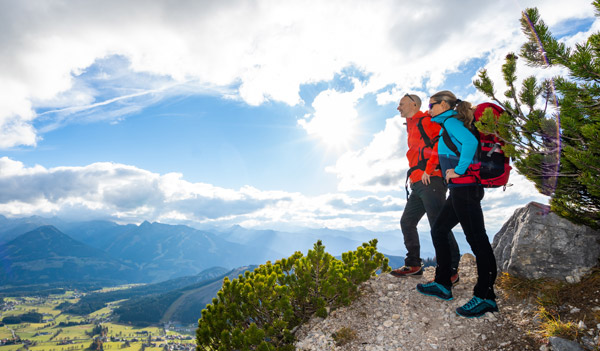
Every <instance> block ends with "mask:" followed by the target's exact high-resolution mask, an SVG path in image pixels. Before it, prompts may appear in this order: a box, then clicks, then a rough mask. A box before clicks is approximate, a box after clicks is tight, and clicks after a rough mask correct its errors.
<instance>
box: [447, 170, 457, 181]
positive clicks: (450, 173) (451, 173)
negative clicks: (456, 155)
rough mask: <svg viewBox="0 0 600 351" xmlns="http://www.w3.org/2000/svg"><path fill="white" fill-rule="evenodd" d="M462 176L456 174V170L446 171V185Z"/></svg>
mask: <svg viewBox="0 0 600 351" xmlns="http://www.w3.org/2000/svg"><path fill="white" fill-rule="evenodd" d="M458 177H460V175H458V174H456V172H454V168H450V169H449V170H447V171H446V183H450V179H454V178H458Z"/></svg>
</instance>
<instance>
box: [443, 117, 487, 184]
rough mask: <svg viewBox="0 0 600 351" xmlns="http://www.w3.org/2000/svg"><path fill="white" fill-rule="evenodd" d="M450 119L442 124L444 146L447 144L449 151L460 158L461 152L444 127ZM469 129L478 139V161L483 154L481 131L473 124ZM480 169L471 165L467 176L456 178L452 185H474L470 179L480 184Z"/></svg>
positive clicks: (476, 154) (476, 155)
mask: <svg viewBox="0 0 600 351" xmlns="http://www.w3.org/2000/svg"><path fill="white" fill-rule="evenodd" d="M448 118H452V117H448ZM448 118H446V119H445V120H444V121H443V122H442V123H441V125H442V140H444V144H446V146H447V147H448V149H450V151H452V152H454V154H455V155H456V156H458V157H459V158H460V151H458V147H456V144H454V142H453V141H452V138H451V137H450V134H449V133H448V130H447V129H446V127H445V125H444V123H446V121H447V120H448ZM468 129H469V131H470V132H471V133H472V134H473V135H474V136H475V138H477V151H476V152H475V157H476V159H477V160H478V159H479V153H480V152H481V145H480V141H479V131H477V129H476V128H475V126H474V125H472V124H471V127H470V128H468ZM479 168H480V166H474V165H473V164H471V165H469V167H468V168H467V171H466V172H465V174H463V175H462V176H461V177H459V178H455V179H453V180H451V181H452V183H454V184H459V183H465V182H468V183H472V181H470V180H469V179H474V180H475V183H477V184H480V183H481V180H480V179H479Z"/></svg>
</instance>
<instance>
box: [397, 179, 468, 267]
mask: <svg viewBox="0 0 600 351" xmlns="http://www.w3.org/2000/svg"><path fill="white" fill-rule="evenodd" d="M411 190H412V192H411V193H410V196H409V197H408V202H407V203H406V206H405V207H404V212H403V213H402V218H401V219H400V229H402V234H403V236H404V246H405V247H406V251H407V253H406V259H405V260H404V264H405V265H407V266H413V267H414V266H420V265H421V244H420V241H419V232H418V231H417V225H418V224H419V221H420V220H421V218H423V215H425V214H427V220H428V221H429V226H430V228H433V223H434V222H435V219H436V218H437V216H438V214H439V213H440V211H441V210H442V207H443V206H444V203H445V202H446V190H447V188H446V185H445V184H444V180H443V179H442V178H441V177H431V183H430V184H429V185H424V184H423V182H417V183H413V184H412V185H411ZM447 234H448V238H449V240H450V255H451V267H452V268H453V269H458V263H459V261H460V252H459V250H458V244H457V243H456V239H455V238H454V234H452V232H451V231H450V230H448V233H447Z"/></svg>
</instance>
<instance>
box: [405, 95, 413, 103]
mask: <svg viewBox="0 0 600 351" xmlns="http://www.w3.org/2000/svg"><path fill="white" fill-rule="evenodd" d="M403 97H407V98H409V99H410V101H412V102H415V99H413V97H412V96H410V95H408V94H405V95H404V96H403Z"/></svg>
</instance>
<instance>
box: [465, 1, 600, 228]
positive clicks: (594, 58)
mask: <svg viewBox="0 0 600 351" xmlns="http://www.w3.org/2000/svg"><path fill="white" fill-rule="evenodd" d="M593 5H594V6H595V8H596V16H600V0H596V1H594V2H593ZM521 27H522V31H523V33H524V34H525V35H526V36H527V39H528V41H527V42H526V43H525V44H524V45H523V46H522V48H521V52H520V56H521V57H522V58H523V59H525V60H526V62H527V64H529V65H531V66H534V67H539V68H541V69H544V68H549V67H561V68H564V69H566V71H567V72H568V76H559V77H555V78H553V79H550V80H544V81H541V82H540V81H538V80H537V79H536V77H535V76H531V77H528V78H526V79H525V80H523V83H522V85H521V88H520V90H519V89H517V87H516V86H515V85H516V81H517V76H516V67H517V64H516V63H517V56H515V55H514V54H509V55H507V57H506V62H505V64H504V65H503V66H502V73H503V76H504V80H505V82H506V84H507V86H508V90H507V91H506V92H505V93H504V96H505V97H506V98H507V100H504V101H500V99H499V98H498V97H497V96H496V93H495V91H494V85H493V82H492V80H491V79H490V78H489V76H488V74H487V72H486V70H481V71H480V72H479V79H477V80H476V81H474V82H473V84H474V85H475V86H476V88H477V89H478V90H480V91H481V92H483V93H484V94H485V95H487V96H488V97H490V98H491V99H493V100H495V101H496V102H497V103H499V104H500V105H502V107H503V108H504V109H505V110H506V113H505V114H503V115H502V116H501V117H500V118H499V119H498V120H496V119H494V118H493V116H492V115H491V114H486V115H484V117H483V118H482V120H481V122H478V123H477V126H478V128H479V129H480V130H482V131H484V132H487V133H496V135H498V136H499V137H501V138H502V139H503V140H505V141H506V142H507V145H506V146H505V148H504V149H505V152H506V153H507V154H508V155H509V156H511V157H513V159H514V160H515V166H516V168H517V169H518V171H519V173H521V174H523V175H525V176H526V177H527V178H528V179H529V180H531V181H533V182H534V184H535V186H536V188H537V189H538V190H539V191H540V192H541V193H543V194H545V195H549V196H550V205H551V208H552V211H554V212H555V213H557V214H558V215H560V216H562V217H565V218H567V219H569V220H571V221H572V222H574V223H578V224H585V225H588V226H590V227H592V228H595V229H600V177H599V175H600V100H599V98H600V33H595V34H592V35H590V37H589V38H587V40H586V41H585V42H583V43H580V44H577V45H575V47H573V48H569V47H567V46H566V45H565V44H564V43H562V42H560V41H558V40H557V39H556V38H555V37H553V36H552V34H551V33H550V31H549V29H548V27H547V26H546V25H545V23H544V21H542V20H541V18H540V15H539V12H538V10H537V9H535V8H533V9H527V10H525V11H524V12H523V14H522V18H521Z"/></svg>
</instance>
